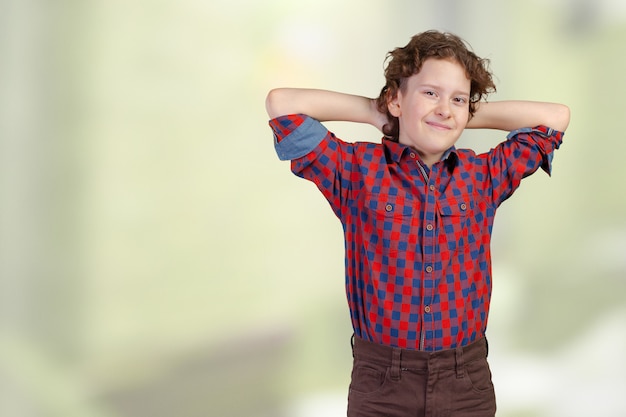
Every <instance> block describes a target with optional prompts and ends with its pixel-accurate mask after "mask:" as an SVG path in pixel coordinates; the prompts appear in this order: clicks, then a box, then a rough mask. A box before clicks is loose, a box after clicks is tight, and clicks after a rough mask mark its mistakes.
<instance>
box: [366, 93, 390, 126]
mask: <svg viewBox="0 0 626 417" xmlns="http://www.w3.org/2000/svg"><path fill="white" fill-rule="evenodd" d="M370 114H371V115H372V116H371V121H370V124H371V125H372V126H374V127H376V129H378V130H380V131H381V132H382V133H384V132H383V127H385V125H386V124H387V123H389V117H388V116H387V112H385V113H381V112H380V111H378V106H377V105H376V99H375V98H372V99H370Z"/></svg>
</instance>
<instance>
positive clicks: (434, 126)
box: [388, 58, 471, 166]
mask: <svg viewBox="0 0 626 417" xmlns="http://www.w3.org/2000/svg"><path fill="white" fill-rule="evenodd" d="M470 86H471V83H470V80H469V78H467V76H466V75H465V69H464V68H463V67H462V66H461V65H460V64H459V63H457V62H456V61H452V60H448V59H435V58H429V59H427V60H426V61H424V63H423V65H422V69H421V70H420V71H419V72H418V73H417V74H414V75H412V76H411V77H409V78H408V79H407V80H406V85H405V86H404V88H401V89H400V90H399V91H398V95H397V97H396V98H395V99H393V100H391V101H390V102H389V105H388V107H389V112H390V113H391V114H392V115H394V116H395V117H398V119H399V123H400V135H399V138H398V141H399V142H400V143H402V144H405V145H408V146H410V147H411V148H413V149H415V150H416V151H417V152H418V153H419V155H420V157H421V158H422V160H423V161H424V162H425V163H426V164H427V165H428V166H431V165H432V164H434V163H435V162H437V161H439V160H440V159H441V156H442V155H443V154H444V152H445V151H446V150H448V149H449V148H450V147H451V146H452V145H454V144H455V143H456V141H457V140H458V139H459V137H460V136H461V133H463V129H465V126H466V125H467V122H468V120H469V99H470Z"/></svg>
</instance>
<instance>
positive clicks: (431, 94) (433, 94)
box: [424, 90, 437, 97]
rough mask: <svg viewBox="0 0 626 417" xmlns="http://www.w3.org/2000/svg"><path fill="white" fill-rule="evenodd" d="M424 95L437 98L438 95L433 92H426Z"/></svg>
mask: <svg viewBox="0 0 626 417" xmlns="http://www.w3.org/2000/svg"><path fill="white" fill-rule="evenodd" d="M424 94H425V95H427V96H430V97H435V96H436V95H437V94H436V93H435V92H434V91H433V90H426V91H424Z"/></svg>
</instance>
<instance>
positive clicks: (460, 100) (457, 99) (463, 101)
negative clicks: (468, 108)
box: [453, 97, 467, 104]
mask: <svg viewBox="0 0 626 417" xmlns="http://www.w3.org/2000/svg"><path fill="white" fill-rule="evenodd" d="M453 100H454V102H455V103H456V104H466V103H467V98H465V97H455V98H454V99H453Z"/></svg>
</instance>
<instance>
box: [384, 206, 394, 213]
mask: <svg viewBox="0 0 626 417" xmlns="http://www.w3.org/2000/svg"><path fill="white" fill-rule="evenodd" d="M391 210H393V206H392V205H391V204H387V205H386V206H385V211H388V212H389V211H391Z"/></svg>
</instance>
